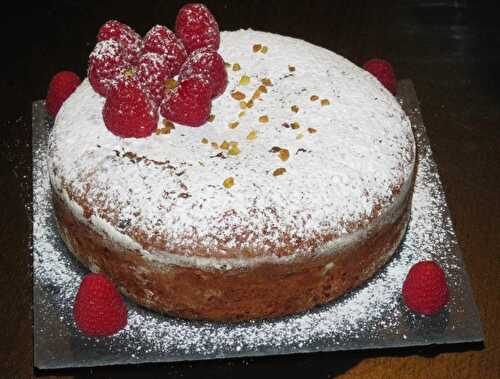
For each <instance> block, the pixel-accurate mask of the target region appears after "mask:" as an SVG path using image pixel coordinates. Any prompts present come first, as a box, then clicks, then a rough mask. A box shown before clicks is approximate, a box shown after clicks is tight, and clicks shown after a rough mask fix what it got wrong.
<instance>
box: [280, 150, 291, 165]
mask: <svg viewBox="0 0 500 379" xmlns="http://www.w3.org/2000/svg"><path fill="white" fill-rule="evenodd" d="M279 155H280V159H281V160H282V161H283V162H285V161H287V160H288V158H290V152H289V151H288V150H287V149H280V153H279Z"/></svg>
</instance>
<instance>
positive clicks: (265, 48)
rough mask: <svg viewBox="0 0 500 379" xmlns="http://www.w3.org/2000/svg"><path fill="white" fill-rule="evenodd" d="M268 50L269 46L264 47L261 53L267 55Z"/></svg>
mask: <svg viewBox="0 0 500 379" xmlns="http://www.w3.org/2000/svg"><path fill="white" fill-rule="evenodd" d="M267 50H268V47H267V46H262V49H260V52H261V53H262V54H266V53H267Z"/></svg>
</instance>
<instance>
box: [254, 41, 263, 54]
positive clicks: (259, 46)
mask: <svg viewBox="0 0 500 379" xmlns="http://www.w3.org/2000/svg"><path fill="white" fill-rule="evenodd" d="M260 49H262V45H261V44H260V43H257V44H255V45H253V46H252V51H253V52H254V53H257V52H259V50H260Z"/></svg>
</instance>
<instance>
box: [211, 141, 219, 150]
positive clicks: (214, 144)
mask: <svg viewBox="0 0 500 379" xmlns="http://www.w3.org/2000/svg"><path fill="white" fill-rule="evenodd" d="M210 145H211V146H212V147H213V148H214V149H218V148H219V145H217V142H212V143H211V144H210Z"/></svg>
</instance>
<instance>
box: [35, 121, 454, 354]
mask: <svg viewBox="0 0 500 379" xmlns="http://www.w3.org/2000/svg"><path fill="white" fill-rule="evenodd" d="M422 133H424V132H423V127H422V129H421V130H416V131H415V136H416V139H417V141H418V142H419V143H418V148H417V151H418V155H419V164H418V170H417V176H416V183H415V190H414V195H413V202H412V210H411V212H412V213H411V220H410V223H409V227H408V231H407V233H406V236H405V238H404V240H403V242H402V244H401V246H400V249H399V251H398V252H397V253H396V254H395V256H394V257H393V258H392V259H391V261H390V262H389V263H388V264H387V265H386V266H385V267H384V269H383V270H382V271H381V272H379V273H378V274H377V275H376V276H375V277H374V278H373V279H372V280H370V281H368V282H367V283H366V284H365V285H364V286H363V287H361V288H359V289H357V290H355V291H352V292H351V293H350V294H348V295H346V296H344V297H343V298H341V299H340V300H338V301H336V302H333V303H331V304H328V305H325V306H321V307H318V308H316V309H313V310H311V311H309V312H306V313H303V314H299V315H295V316H291V317H286V318H281V319H277V320H266V321H255V322H245V323H240V324H224V323H211V322H197V321H187V320H179V319H174V318H169V317H166V316H163V315H160V314H157V313H154V312H150V311H147V310H145V309H143V308H140V307H137V306H135V305H133V304H130V303H129V320H128V325H127V327H126V328H125V329H124V330H122V331H120V332H119V333H118V334H117V335H115V336H113V337H109V338H103V339H92V338H88V337H85V336H83V335H80V334H79V333H78V332H77V331H76V330H75V329H74V326H73V320H72V317H71V314H72V305H73V299H74V296H75V294H76V291H77V289H78V285H79V283H80V281H81V278H82V276H83V275H84V273H85V270H82V268H81V267H80V266H79V265H78V264H76V263H75V261H74V259H73V258H72V257H71V255H70V253H69V252H67V250H66V249H65V247H64V244H63V243H62V242H61V240H60V239H59V237H58V234H57V230H56V227H55V221H54V218H53V213H52V207H51V204H50V189H49V180H48V172H47V166H46V159H47V154H46V146H45V142H44V143H41V144H38V146H36V150H35V151H34V164H33V167H34V175H33V181H34V183H33V192H34V199H33V203H34V207H33V211H34V227H33V233H34V277H35V286H36V285H40V286H42V287H43V288H45V289H47V290H48V291H49V292H50V293H51V297H52V298H51V303H52V304H53V306H55V308H56V309H57V313H58V314H60V315H61V316H60V317H61V320H60V322H61V325H62V324H63V323H64V325H66V327H69V328H70V329H72V330H73V331H74V335H75V336H77V337H78V339H79V344H80V345H81V346H82V347H85V346H87V347H88V349H90V350H91V349H98V348H101V349H105V350H106V349H109V350H110V351H113V352H114V354H115V355H116V356H120V354H122V360H121V362H134V361H136V362H139V361H140V362H147V361H169V360H184V359H206V358H217V357H229V356H245V355H247V356H248V355H265V354H279V353H291V352H307V351H317V350H336V348H335V346H341V347H342V348H343V349H349V348H360V347H370V346H371V343H372V342H371V341H376V340H380V338H385V339H387V340H390V339H391V338H393V339H394V338H396V339H398V341H399V340H401V341H410V342H409V343H410V344H411V339H407V338H408V335H410V334H411V333H412V328H411V327H410V326H408V325H406V326H405V320H406V319H408V317H409V316H408V315H407V314H406V313H407V311H406V309H405V307H404V306H403V305H402V304H401V301H400V291H401V287H402V283H403V280H404V278H405V276H406V273H407V272H408V270H409V268H410V267H411V265H413V264H414V263H416V262H418V261H421V260H426V259H433V260H436V261H437V262H439V263H440V264H441V265H442V266H443V268H444V270H445V272H446V275H447V278H448V282H449V285H450V287H451V288H456V286H455V285H456V284H457V283H458V282H460V280H463V278H462V276H461V275H462V273H463V271H462V270H463V268H462V266H461V263H460V258H459V256H457V255H455V252H454V249H456V240H455V238H454V235H453V228H452V226H451V222H450V219H449V217H448V214H447V212H446V208H447V206H446V201H445V198H444V194H443V192H442V188H441V184H440V181H439V176H438V174H437V170H436V167H435V163H434V162H433V160H432V156H431V151H430V148H429V145H428V142H427V141H426V137H425V136H424V135H423V134H422ZM458 288H460V286H458ZM461 295H462V294H461V293H460V292H459V291H458V290H457V291H456V292H452V296H451V302H450V304H449V306H448V307H449V308H450V309H454V308H456V307H457V305H456V303H458V302H459V301H460V300H461ZM443 314H445V315H446V313H443ZM443 317H444V316H443ZM408 322H414V321H408ZM455 322H456V320H455ZM427 329H428V328H426V329H425V331H424V332H422V331H420V332H421V333H428V330H427ZM388 331H391V332H392V335H391V334H390V333H389V332H388ZM386 333H387V335H385V334H386ZM401 341H399V342H398V343H399V344H400V345H402V344H404V343H403V342H401ZM105 359H106V358H102V359H101V360H97V361H94V364H99V362H101V363H102V364H104V363H103V362H104V360H105ZM96 362H97V363H96Z"/></svg>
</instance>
